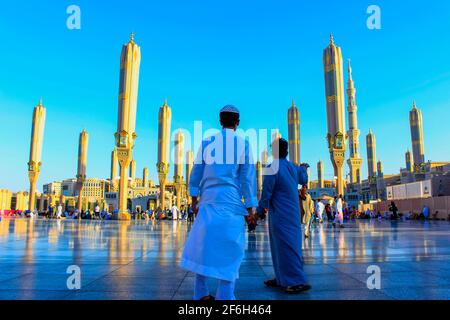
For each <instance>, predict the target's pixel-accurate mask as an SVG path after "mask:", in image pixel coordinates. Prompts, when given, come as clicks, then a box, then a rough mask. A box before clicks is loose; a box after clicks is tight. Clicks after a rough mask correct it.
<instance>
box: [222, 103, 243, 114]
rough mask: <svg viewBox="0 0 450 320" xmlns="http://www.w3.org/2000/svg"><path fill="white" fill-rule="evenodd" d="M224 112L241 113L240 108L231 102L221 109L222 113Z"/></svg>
mask: <svg viewBox="0 0 450 320" xmlns="http://www.w3.org/2000/svg"><path fill="white" fill-rule="evenodd" d="M222 112H230V113H237V114H239V110H238V108H236V107H235V106H233V105H231V104H229V105H226V106H225V107H223V108H222V110H220V113H222Z"/></svg>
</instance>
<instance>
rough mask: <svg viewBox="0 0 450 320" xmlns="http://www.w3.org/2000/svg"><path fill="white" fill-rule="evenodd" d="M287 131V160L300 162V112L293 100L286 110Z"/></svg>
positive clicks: (295, 162) (297, 163)
mask: <svg viewBox="0 0 450 320" xmlns="http://www.w3.org/2000/svg"><path fill="white" fill-rule="evenodd" d="M288 132H289V160H290V161H291V162H292V163H294V164H296V165H299V164H300V112H299V111H298V109H297V107H296V106H295V103H294V100H292V105H291V107H290V108H289V110H288Z"/></svg>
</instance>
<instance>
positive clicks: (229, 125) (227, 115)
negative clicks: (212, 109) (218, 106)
mask: <svg viewBox="0 0 450 320" xmlns="http://www.w3.org/2000/svg"><path fill="white" fill-rule="evenodd" d="M239 123H240V116H239V110H238V109H237V108H236V107H235V106H232V105H226V106H225V107H223V108H222V110H220V124H221V125H222V127H223V128H224V129H233V130H236V128H237V127H238V125H239Z"/></svg>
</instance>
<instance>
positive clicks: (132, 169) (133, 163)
mask: <svg viewBox="0 0 450 320" xmlns="http://www.w3.org/2000/svg"><path fill="white" fill-rule="evenodd" d="M130 180H131V185H132V186H133V187H134V185H135V180H136V160H131V162H130Z"/></svg>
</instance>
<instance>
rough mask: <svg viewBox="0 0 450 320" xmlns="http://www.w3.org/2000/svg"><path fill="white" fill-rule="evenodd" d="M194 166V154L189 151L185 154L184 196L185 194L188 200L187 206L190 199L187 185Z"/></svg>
mask: <svg viewBox="0 0 450 320" xmlns="http://www.w3.org/2000/svg"><path fill="white" fill-rule="evenodd" d="M193 166H194V153H193V152H192V150H189V151H188V152H187V153H186V194H187V196H188V197H187V198H188V204H191V200H192V199H191V197H190V193H189V183H190V181H191V172H192V168H193Z"/></svg>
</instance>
